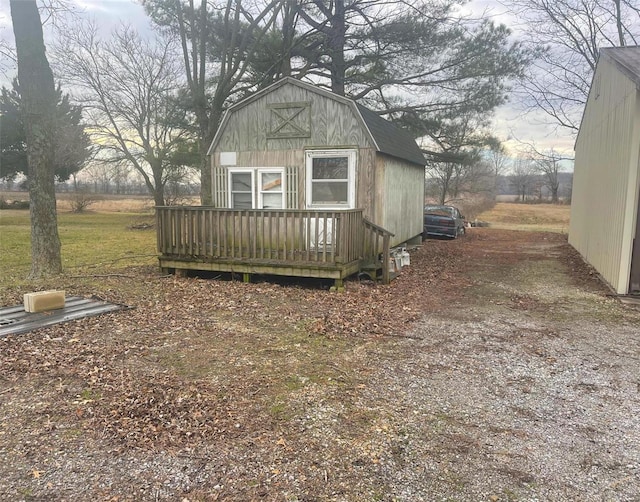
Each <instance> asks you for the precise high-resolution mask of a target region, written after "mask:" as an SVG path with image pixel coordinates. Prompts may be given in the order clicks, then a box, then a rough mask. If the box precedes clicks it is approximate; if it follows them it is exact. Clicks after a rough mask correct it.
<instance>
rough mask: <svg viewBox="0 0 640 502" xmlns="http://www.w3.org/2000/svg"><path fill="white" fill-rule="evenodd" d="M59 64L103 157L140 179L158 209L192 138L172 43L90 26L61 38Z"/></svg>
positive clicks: (129, 31) (126, 29) (182, 169)
mask: <svg viewBox="0 0 640 502" xmlns="http://www.w3.org/2000/svg"><path fill="white" fill-rule="evenodd" d="M57 52H58V54H60V57H58V61H57V63H58V67H59V71H60V74H61V76H62V78H63V79H65V80H66V81H68V82H69V83H70V84H72V85H73V86H74V87H75V88H76V89H77V92H78V99H79V100H80V102H81V103H82V105H83V106H84V109H85V110H86V116H87V117H86V120H87V123H88V125H89V126H90V131H91V136H92V137H93V139H94V142H95V144H96V145H97V146H98V148H99V151H100V157H101V159H102V160H108V161H112V162H115V163H121V162H126V163H128V164H129V165H131V166H132V167H133V168H134V169H135V170H136V171H137V172H138V173H139V174H140V175H141V176H142V178H143V179H144V182H145V184H146V186H147V188H148V190H149V192H150V193H151V194H152V195H153V198H154V203H155V204H156V205H157V206H162V205H164V204H165V194H164V190H165V186H166V184H167V182H168V181H169V180H174V179H175V178H176V175H177V174H178V173H179V174H180V175H182V176H184V175H185V174H186V172H185V165H188V164H189V163H191V162H193V159H188V158H187V157H186V156H185V155H184V153H185V151H187V150H188V147H185V143H188V142H189V140H190V135H189V133H188V131H187V130H186V129H185V127H184V124H185V123H186V122H187V119H186V116H187V111H185V110H184V109H183V108H182V107H181V106H179V105H178V102H177V93H178V91H179V89H180V87H181V82H182V81H181V73H180V71H179V67H178V65H177V64H176V62H175V57H174V56H175V54H174V47H173V44H172V42H170V41H164V40H162V39H160V38H157V39H155V40H152V41H149V40H143V39H142V38H141V37H140V36H139V34H138V33H137V32H135V31H134V30H133V29H132V28H129V27H122V28H120V29H118V30H116V31H114V32H113V33H112V37H111V40H109V41H104V40H101V39H100V37H99V36H98V32H97V28H96V26H95V25H93V24H91V23H89V24H86V25H80V24H78V25H76V26H75V29H74V30H73V32H69V33H67V34H66V36H65V37H64V38H63V39H62V41H61V46H60V47H59V49H58V51H57Z"/></svg>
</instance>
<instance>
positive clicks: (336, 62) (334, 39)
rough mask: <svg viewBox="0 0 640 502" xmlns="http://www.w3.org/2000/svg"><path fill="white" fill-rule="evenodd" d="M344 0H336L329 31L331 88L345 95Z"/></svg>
mask: <svg viewBox="0 0 640 502" xmlns="http://www.w3.org/2000/svg"><path fill="white" fill-rule="evenodd" d="M345 15H346V11H345V7H344V0H336V2H335V15H334V17H333V20H332V22H331V27H330V29H329V33H328V38H329V40H328V42H329V47H330V53H331V90H332V91H333V92H334V93H336V94H338V95H340V96H344V82H345V78H346V63H345V60H344V45H345V39H346V29H347V28H346V20H345Z"/></svg>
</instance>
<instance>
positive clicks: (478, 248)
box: [0, 229, 640, 502]
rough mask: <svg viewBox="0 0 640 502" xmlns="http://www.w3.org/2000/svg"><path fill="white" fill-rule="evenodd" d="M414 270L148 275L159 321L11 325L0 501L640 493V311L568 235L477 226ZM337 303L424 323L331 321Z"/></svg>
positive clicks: (1, 368)
mask: <svg viewBox="0 0 640 502" xmlns="http://www.w3.org/2000/svg"><path fill="white" fill-rule="evenodd" d="M403 276H405V278H404V279H403V277H402V276H401V278H400V279H398V280H397V281H395V282H396V284H394V285H392V286H391V287H386V289H385V287H383V286H376V285H371V284H364V283H348V284H347V292H346V293H344V294H343V295H341V294H331V293H328V292H323V291H321V292H318V291H308V290H305V289H300V290H297V289H296V290H293V294H292V289H291V288H290V287H279V286H278V287H276V286H273V285H268V284H261V285H255V284H249V285H246V284H229V285H228V286H226V287H225V289H224V290H223V291H222V292H220V291H219V290H220V289H221V286H220V283H218V284H216V281H200V280H198V281H193V280H189V279H182V280H179V279H175V280H174V279H172V280H171V281H173V282H170V283H169V282H166V280H165V282H161V281H160V280H159V279H146V280H145V281H144V284H145V291H147V293H145V294H149V295H150V294H151V292H152V291H156V292H159V291H161V292H162V294H163V295H166V297H167V298H169V297H170V298H171V299H172V302H173V303H172V304H171V305H166V306H163V307H162V308H158V309H157V310H154V309H152V308H151V307H149V309H147V312H146V313H145V314H144V315H147V316H149V315H153V316H155V317H154V318H153V322H154V323H156V324H158V325H160V324H161V325H162V330H156V331H153V330H149V329H148V326H149V325H150V324H149V323H151V321H150V320H148V319H147V321H145V322H142V320H141V318H140V317H136V316H141V315H143V312H142V309H138V311H131V312H128V313H124V314H120V315H119V316H114V317H112V318H107V319H112V320H117V322H118V325H117V326H116V327H113V324H111V323H112V322H114V321H109V323H105V321H104V320H102V321H101V320H100V319H94V320H86V321H82V322H78V323H72V324H69V325H65V326H62V327H58V328H50V329H47V330H42V331H39V332H36V333H34V334H30V335H27V336H25V337H20V338H18V337H9V338H6V339H3V340H0V363H1V365H0V499H1V500H112V501H116V500H118V501H122V500H180V501H193V500H238V501H240V500H274V501H275V500H277V501H280V500H282V501H323V500H336V501H361V500H365V501H368V500H386V501H421V500H424V501H491V502H496V501H536V500H540V501H565V500H566V501H577V500H580V501H640V322H639V321H640V311H639V310H638V309H637V307H634V306H625V305H622V304H621V303H620V302H619V301H618V300H617V299H615V298H612V297H611V296H609V295H608V294H607V293H608V291H607V289H605V288H604V287H603V286H602V285H601V284H600V283H599V282H598V281H597V279H596V278H595V275H594V274H593V272H592V271H590V270H589V268H588V267H586V266H585V265H584V264H582V263H581V262H580V260H579V259H578V258H577V257H576V255H575V253H574V252H573V251H572V250H571V249H570V248H569V247H568V245H567V244H566V239H565V238H564V237H563V236H560V235H556V234H541V233H538V234H533V233H527V232H508V231H501V230H493V229H473V231H471V232H469V234H468V235H467V236H466V237H465V238H463V239H458V240H457V241H451V242H449V241H438V240H436V241H431V240H429V241H426V242H425V243H424V245H423V246H422V248H421V249H419V250H416V251H414V252H413V253H412V265H411V269H410V270H409V271H407V272H403ZM430 277H431V278H435V279H434V280H433V281H431V282H430V279H429V278H430ZM403 281H404V282H403ZM412 281H413V282H412ZM129 282H131V281H129ZM122 287H123V288H124V287H125V286H124V285H123V286H122ZM106 288H107V286H105V295H106V296H108V294H109V291H114V290H115V289H116V288H115V287H114V286H113V285H112V284H109V285H108V288H109V289H108V290H107V289H106ZM196 290H197V291H196ZM256 291H257V292H258V294H256ZM181 292H182V293H184V294H182V293H181ZM186 292H188V294H187V293H186ZM111 294H113V293H111ZM120 294H122V293H120ZM154 294H156V293H154ZM158 294H160V293H158ZM197 295H201V297H199V296H197ZM216 295H218V296H216ZM194 298H199V299H202V298H208V299H209V301H211V302H212V303H216V304H217V305H218V310H216V311H213V310H212V311H211V313H206V315H207V316H210V317H207V318H206V319H204V317H205V312H203V310H202V308H200V309H195V308H194V307H193V305H194V303H196V300H194ZM247 298H250V303H248V300H247ZM362 298H367V300H366V301H365V300H363V299H362ZM379 298H381V299H382V300H380V301H379V303H376V304H375V305H376V306H375V308H372V307H369V308H368V307H367V305H370V304H369V303H367V302H374V301H378V300H376V299H379ZM114 300H123V299H122V298H114ZM124 300H127V299H126V298H125V299H124ZM147 300H149V299H148V298H147V299H145V301H147ZM140 301H142V300H140ZM241 301H244V302H245V304H248V305H249V306H250V308H251V312H253V313H254V317H252V318H251V319H252V322H251V323H244V324H242V325H240V324H238V323H239V322H240V321H239V320H238V317H239V315H238V314H237V313H236V312H237V310H233V309H236V308H237V306H238V305H239V304H240V303H241ZM223 302H226V303H224V305H225V308H224V309H223V308H222V307H220V305H222V304H223ZM296 302H298V304H299V305H298V307H299V309H298V307H296V306H295V305H296ZM322 302H330V303H322ZM198 304H199V305H202V303H198ZM148 305H149V306H151V305H154V303H153V302H152V301H150V300H149V303H148ZM162 305H165V304H162ZM353 305H357V306H358V307H357V308H359V309H361V310H353V311H352V310H349V309H355V308H356V307H354V306H353ZM418 305H420V307H419V308H418ZM330 308H336V309H337V310H336V311H342V312H348V313H349V315H348V316H347V317H348V318H356V317H357V318H359V316H362V318H363V319H365V318H369V317H372V318H374V319H375V318H376V315H377V314H380V317H383V316H382V310H384V311H385V313H386V314H389V313H390V314H393V313H394V312H396V313H398V318H401V317H402V316H401V314H402V315H403V316H405V317H406V318H407V319H412V322H410V323H408V324H407V326H408V328H407V329H406V330H405V329H395V330H394V329H387V328H385V327H384V326H382V325H381V326H380V327H378V328H376V329H378V330H379V331H378V332H377V333H376V334H375V336H368V335H366V334H364V335H363V334H361V333H358V332H357V331H356V329H355V328H350V329H353V330H354V332H355V335H354V336H349V335H345V334H344V333H343V334H339V335H336V334H335V332H334V331H331V329H330V326H329V327H327V326H325V325H324V324H327V323H329V322H330V319H327V316H325V317H324V318H322V317H318V315H317V311H318V310H323V311H324V310H325V309H330ZM296 309H298V310H296ZM223 310H224V312H223ZM150 311H151V314H150V313H149V312H150ZM327 311H328V310H327ZM225 312H226V313H225ZM305 312H306V314H305ZM359 312H360V313H359ZM407 312H408V314H407ZM416 312H418V314H419V315H416ZM169 315H172V316H173V317H168V316H169ZM305 316H306V317H305ZM363 322H365V321H363ZM366 322H370V321H368V320H367V321H366ZM280 323H281V324H280ZM323 323H324V324H323ZM320 324H323V327H322V329H323V330H324V331H318V330H319V329H320V328H318V327H317V326H319V325H320ZM210 325H215V327H214V328H211V330H210V331H207V329H209V328H207V327H208V326H210ZM361 325H366V326H374V324H361ZM287 326H289V330H290V331H291V333H288V334H287V335H286V336H288V337H289V338H287V340H289V341H288V342H287V343H286V344H285V342H284V341H283V340H284V338H283V337H285V335H284V334H283V333H285V332H286V327H287ZM344 326H347V325H346V324H344ZM375 326H378V324H375ZM116 328H117V329H116ZM345 329H346V328H345ZM178 330H181V331H179V332H180V333H182V334H181V336H180V338H179V339H178V338H177V337H175V336H174V333H177V332H178ZM318 332H320V333H321V334H318ZM325 332H326V333H329V334H322V333H325ZM185 333H186V334H185ZM196 333H197V334H198V336H196ZM221 333H222V334H224V337H223V335H221ZM314 333H315V334H314ZM214 335H215V336H214ZM223 341H224V343H225V344H227V345H225V347H226V349H225V350H226V351H223V347H222V344H223ZM243 341H244V342H246V344H245V345H240V344H241V342H243ZM25 354H29V356H28V357H27V356H26V355H25ZM183 357H186V358H187V359H184V358H183ZM68 361H72V363H69V365H68V366H67V362H68ZM185 361H187V362H185ZM206 361H215V368H213V369H212V368H211V367H209V366H206V367H205V362H206ZM107 368H110V370H109V369H107ZM114 368H115V369H114ZM72 370H73V373H72ZM108 371H112V373H108ZM149 396H151V397H149ZM150 417H151V418H150ZM151 419H153V420H151ZM194 424H195V425H194ZM171 427H173V429H171ZM179 427H182V429H181V431H182V432H181V434H182V435H179V434H178V432H175V431H177V430H178V428H179ZM167 430H169V431H171V430H173V431H174V432H173V433H172V434H168V435H167V434H163V432H162V431H165V432H166V431H167Z"/></svg>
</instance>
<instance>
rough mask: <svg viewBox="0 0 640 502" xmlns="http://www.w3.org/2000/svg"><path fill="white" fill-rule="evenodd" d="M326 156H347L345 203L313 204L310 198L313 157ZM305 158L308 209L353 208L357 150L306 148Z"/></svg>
mask: <svg viewBox="0 0 640 502" xmlns="http://www.w3.org/2000/svg"><path fill="white" fill-rule="evenodd" d="M326 157H347V203H346V204H314V203H313V200H312V193H313V190H312V188H313V187H312V185H313V179H312V176H313V159H315V158H326ZM305 160H306V174H307V175H306V183H305V185H306V199H307V208H309V209H328V210H333V209H355V203H356V160H357V150H355V149H336V150H307V151H306V153H305Z"/></svg>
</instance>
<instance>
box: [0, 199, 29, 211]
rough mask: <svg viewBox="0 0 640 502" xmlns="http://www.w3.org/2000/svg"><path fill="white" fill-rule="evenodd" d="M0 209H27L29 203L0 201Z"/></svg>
mask: <svg viewBox="0 0 640 502" xmlns="http://www.w3.org/2000/svg"><path fill="white" fill-rule="evenodd" d="M0 209H29V201H28V200H4V199H0Z"/></svg>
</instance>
